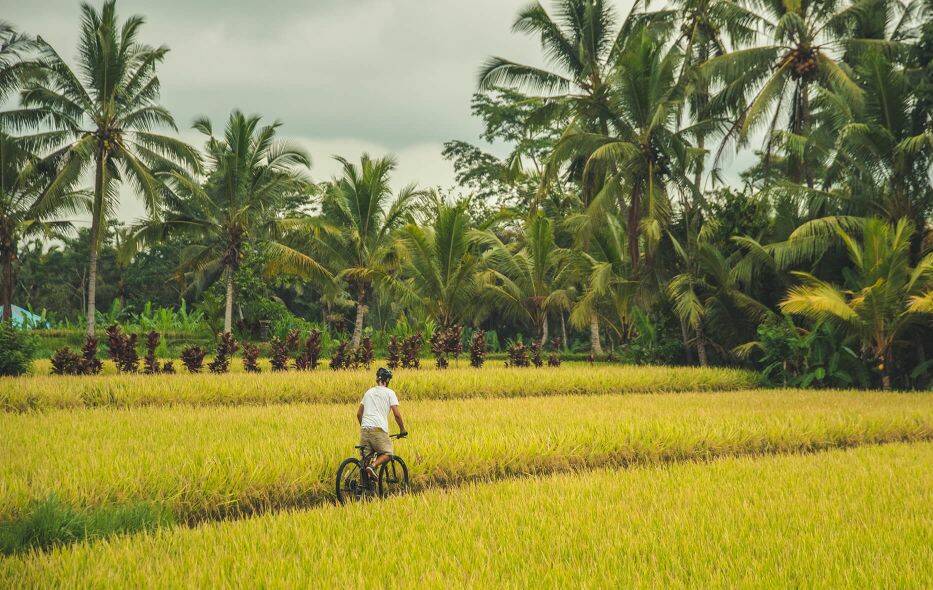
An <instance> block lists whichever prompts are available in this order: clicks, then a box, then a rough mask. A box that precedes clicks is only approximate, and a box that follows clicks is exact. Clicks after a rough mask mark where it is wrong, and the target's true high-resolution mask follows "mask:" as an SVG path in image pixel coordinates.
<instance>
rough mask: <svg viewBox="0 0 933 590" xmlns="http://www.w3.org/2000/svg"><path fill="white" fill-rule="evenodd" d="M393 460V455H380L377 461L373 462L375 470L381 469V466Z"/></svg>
mask: <svg viewBox="0 0 933 590" xmlns="http://www.w3.org/2000/svg"><path fill="white" fill-rule="evenodd" d="M391 458H392V455H391V454H389V453H379V456H378V457H376V460H375V461H373V469H379V466H380V465H382V464H383V463H385V462H387V461H389V459H391Z"/></svg>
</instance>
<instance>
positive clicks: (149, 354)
mask: <svg viewBox="0 0 933 590" xmlns="http://www.w3.org/2000/svg"><path fill="white" fill-rule="evenodd" d="M160 339H161V338H160V337H159V333H158V332H156V331H155V330H152V331H151V332H149V333H148V334H146V358H145V359H143V373H145V374H147V375H155V374H157V373H160V372H162V368H161V367H160V366H159V359H157V358H156V348H158V347H159V340H160Z"/></svg>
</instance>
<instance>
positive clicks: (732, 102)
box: [701, 0, 864, 188]
mask: <svg viewBox="0 0 933 590" xmlns="http://www.w3.org/2000/svg"><path fill="white" fill-rule="evenodd" d="M757 6H760V8H761V12H760V16H761V19H762V20H761V23H762V24H763V28H764V32H763V36H764V38H765V41H766V42H764V43H762V44H760V45H757V46H755V47H748V48H745V49H740V50H737V51H732V52H729V53H725V54H723V55H720V56H716V57H713V58H712V59H710V60H709V61H708V62H707V63H706V64H704V65H703V66H702V67H701V72H702V74H703V75H704V76H705V77H706V78H708V79H709V80H710V82H711V83H712V84H713V85H714V86H715V87H716V88H717V89H718V93H717V96H716V98H714V99H713V102H715V103H719V104H718V105H717V106H716V108H717V109H721V110H730V111H732V112H734V113H736V116H735V119H734V122H733V124H732V125H731V126H730V128H729V130H728V131H727V132H726V134H725V138H724V140H723V143H722V144H721V146H720V148H719V152H720V153H721V152H722V150H723V149H724V148H725V147H726V145H728V144H729V142H731V141H732V140H735V139H738V143H739V145H744V144H745V143H746V142H747V140H748V139H749V136H750V135H751V134H752V132H753V131H755V130H757V129H764V131H765V136H766V140H767V143H766V147H765V156H766V157H768V156H769V155H770V154H771V152H772V150H773V146H774V142H775V141H780V143H782V144H783V145H784V147H785V151H786V152H787V157H788V158H790V163H789V164H790V172H791V178H792V180H794V181H795V182H805V183H806V184H807V185H808V186H809V187H811V188H812V187H813V185H814V181H815V178H814V171H813V170H812V169H811V167H810V166H808V165H807V154H806V151H807V138H808V135H809V132H810V129H811V125H812V123H813V118H812V115H813V104H812V100H813V89H814V87H823V88H828V87H830V86H834V87H835V88H836V89H837V90H838V91H839V92H841V93H844V95H845V99H846V100H847V101H848V102H850V103H852V104H859V103H861V101H862V100H863V98H864V93H863V92H862V90H861V89H860V88H859V86H858V84H856V82H855V81H854V80H853V78H852V75H851V69H850V68H849V67H848V66H847V65H846V64H845V63H844V61H843V57H844V54H845V50H846V48H847V47H851V46H852V44H853V43H855V42H857V41H858V39H853V36H852V35H851V29H852V23H853V20H854V19H855V18H857V16H856V15H857V13H858V12H859V11H858V10H857V9H855V8H854V7H853V5H852V4H850V3H848V2H839V1H837V0H816V1H813V2H786V1H784V0H767V1H765V2H762V3H760V5H757ZM782 117H786V122H782Z"/></svg>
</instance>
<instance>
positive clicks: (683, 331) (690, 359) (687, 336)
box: [680, 320, 693, 365]
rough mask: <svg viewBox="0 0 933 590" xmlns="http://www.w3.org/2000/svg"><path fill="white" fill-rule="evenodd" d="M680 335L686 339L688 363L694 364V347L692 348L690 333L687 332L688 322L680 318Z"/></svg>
mask: <svg viewBox="0 0 933 590" xmlns="http://www.w3.org/2000/svg"><path fill="white" fill-rule="evenodd" d="M680 337H681V338H682V339H683V341H684V353H685V354H686V355H687V363H688V364H691V365H692V364H693V349H692V348H690V334H689V332H687V323H686V322H685V321H683V320H680Z"/></svg>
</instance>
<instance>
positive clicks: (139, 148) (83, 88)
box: [6, 0, 199, 334]
mask: <svg viewBox="0 0 933 590" xmlns="http://www.w3.org/2000/svg"><path fill="white" fill-rule="evenodd" d="M81 13H82V22H81V35H80V39H79V42H78V55H79V62H78V67H77V69H75V70H73V69H72V68H71V67H69V66H68V64H67V63H65V61H64V60H63V59H62V58H61V57H60V56H59V54H58V52H57V51H55V49H54V48H53V47H52V46H51V45H49V44H48V43H47V42H46V41H45V40H43V39H42V38H41V37H39V38H38V39H37V41H36V45H37V48H38V52H39V60H40V62H41V64H42V68H41V72H40V75H38V76H36V77H35V78H34V79H32V80H31V81H30V82H29V83H27V85H26V87H25V89H24V90H23V93H22V96H21V102H22V105H23V108H21V109H17V110H13V111H10V112H9V113H7V114H6V118H7V120H8V121H10V122H12V124H14V125H17V126H21V127H37V126H43V125H47V126H48V127H49V128H50V131H49V132H48V133H46V134H44V136H43V137H44V140H45V142H46V144H47V145H59V146H63V147H60V148H59V149H58V150H57V151H56V152H55V153H54V154H53V156H52V157H53V159H54V160H55V161H56V162H57V163H58V165H59V173H58V174H57V176H56V178H55V179H54V180H53V181H52V182H51V183H50V186H49V188H48V190H49V192H52V193H54V192H57V191H58V190H59V188H60V187H65V186H70V185H71V184H72V183H73V182H74V181H75V180H76V179H78V178H80V177H81V176H82V175H83V174H84V173H85V171H87V170H88V169H89V168H93V171H94V199H93V204H92V207H91V252H90V260H89V264H88V302H87V330H88V334H93V332H94V318H95V311H96V292H97V258H98V252H99V249H100V242H101V237H102V236H103V235H104V234H105V233H106V232H104V231H103V230H104V226H105V224H106V222H107V220H108V217H109V216H110V214H111V213H112V211H113V210H114V208H115V207H116V201H117V198H118V194H119V193H118V190H117V185H118V184H119V183H121V182H123V181H128V182H130V184H131V185H132V186H133V187H134V188H135V189H136V190H137V191H138V192H139V194H140V195H141V196H142V198H143V200H144V202H145V204H146V207H147V208H148V209H149V210H150V212H153V211H155V209H156V206H157V204H158V201H159V197H160V194H161V193H160V184H161V183H160V182H159V180H158V179H157V178H156V175H155V173H154V171H155V170H156V169H178V168H179V167H180V166H188V167H191V168H196V167H197V166H198V165H199V158H198V154H197V152H196V150H194V149H193V148H191V147H190V146H188V145H186V144H185V143H184V142H182V141H179V140H178V139H175V138H172V137H168V136H166V135H162V134H159V133H155V132H153V131H152V129H153V128H154V127H157V126H163V127H168V128H170V129H173V130H175V129H176V128H175V122H174V120H173V118H172V116H171V114H170V113H169V112H168V111H167V110H166V109H165V108H163V107H161V106H159V105H158V104H157V103H156V100H157V99H158V96H159V79H158V78H157V77H156V66H157V65H158V64H159V63H161V62H162V60H163V59H164V57H165V54H166V53H167V52H168V48H167V47H164V46H163V47H158V48H152V47H149V46H148V45H145V44H143V43H141V42H140V41H139V40H138V35H139V31H140V28H141V27H142V25H143V22H144V21H143V18H142V17H140V16H133V17H130V18H129V19H127V20H126V21H125V22H124V23H123V24H122V26H120V23H119V21H118V19H117V15H116V9H115V2H114V0H108V1H107V2H105V3H104V5H103V7H102V8H101V10H100V11H97V10H96V9H94V8H93V7H92V6H90V5H89V4H82V5H81Z"/></svg>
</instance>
